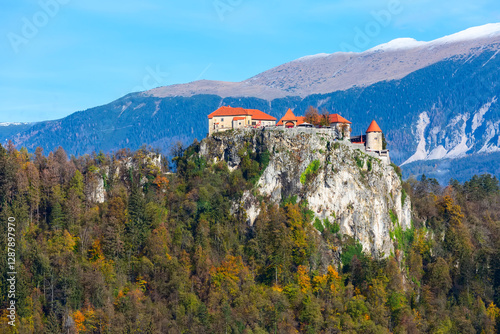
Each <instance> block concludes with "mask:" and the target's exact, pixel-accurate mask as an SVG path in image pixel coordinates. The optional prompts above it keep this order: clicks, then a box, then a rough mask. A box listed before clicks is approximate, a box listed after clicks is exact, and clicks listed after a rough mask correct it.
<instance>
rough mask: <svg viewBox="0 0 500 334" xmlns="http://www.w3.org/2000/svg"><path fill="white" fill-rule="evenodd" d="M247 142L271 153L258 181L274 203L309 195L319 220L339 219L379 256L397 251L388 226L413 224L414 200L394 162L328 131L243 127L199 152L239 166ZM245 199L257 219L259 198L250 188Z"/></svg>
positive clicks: (221, 135)
mask: <svg viewBox="0 0 500 334" xmlns="http://www.w3.org/2000/svg"><path fill="white" fill-rule="evenodd" d="M244 147H247V148H250V149H251V150H253V151H254V152H256V153H263V152H266V151H267V152H269V153H270V161H269V165H268V166H267V168H266V169H265V171H264V172H263V174H262V176H261V177H260V179H259V181H258V182H257V184H256V187H257V189H258V191H259V192H260V194H261V195H264V196H266V197H267V199H268V200H269V201H273V202H275V203H279V202H281V201H282V200H284V199H286V198H289V197H290V196H297V198H298V200H301V199H302V200H307V202H308V206H309V208H310V209H311V210H312V211H313V212H314V213H315V215H316V217H317V218H318V219H320V220H322V221H323V220H324V219H328V220H329V221H330V223H337V224H339V226H340V233H342V234H344V235H350V236H352V237H353V238H355V239H357V240H358V241H359V242H360V243H361V244H362V245H363V250H364V251H365V252H368V253H371V254H372V255H373V256H375V257H385V256H388V255H390V253H391V252H392V251H393V250H394V246H393V243H392V240H391V237H390V233H389V232H390V231H392V230H394V229H395V228H402V229H403V230H405V229H407V228H411V203H410V199H409V197H407V196H406V195H405V194H404V192H403V190H402V184H401V180H400V177H399V176H398V175H397V174H396V172H395V171H394V169H393V167H392V166H390V165H387V164H385V163H383V162H382V161H381V160H379V159H377V158H374V157H371V156H368V155H366V154H365V153H364V152H362V151H361V150H359V149H356V148H355V147H354V146H353V145H352V144H350V142H347V141H345V142H344V141H338V140H336V138H335V136H331V135H328V134H324V133H305V132H298V131H287V130H265V131H262V130H253V129H251V130H248V129H245V130H243V129H242V130H239V131H231V132H226V133H218V134H214V135H212V136H211V137H209V138H206V139H204V140H203V141H202V142H201V147H200V154H201V155H203V156H204V157H206V158H207V160H209V161H211V162H217V161H221V160H225V161H226V162H227V163H228V166H229V167H230V168H237V167H238V166H239V164H240V161H241V159H240V157H239V156H238V152H239V151H240V150H241V149H242V148H244ZM240 152H241V151H240ZM315 167H317V168H315ZM307 170H309V172H307ZM242 201H243V207H244V208H245V210H246V211H247V217H249V224H253V222H254V221H255V218H256V217H257V215H258V213H259V210H260V208H259V203H258V202H257V201H256V200H255V198H254V197H253V196H252V195H251V194H250V193H246V194H245V195H244V196H243V199H242ZM391 215H392V219H391ZM311 223H312V222H311Z"/></svg>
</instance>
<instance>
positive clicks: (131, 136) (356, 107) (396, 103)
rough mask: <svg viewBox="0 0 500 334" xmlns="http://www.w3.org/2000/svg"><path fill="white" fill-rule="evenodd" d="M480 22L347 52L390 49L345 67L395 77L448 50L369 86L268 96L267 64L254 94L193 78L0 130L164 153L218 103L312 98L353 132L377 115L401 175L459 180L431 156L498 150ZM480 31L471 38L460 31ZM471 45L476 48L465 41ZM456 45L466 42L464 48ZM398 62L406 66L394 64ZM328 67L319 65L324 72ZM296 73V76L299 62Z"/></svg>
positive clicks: (497, 121) (82, 146) (95, 147)
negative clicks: (439, 35) (432, 36)
mask: <svg viewBox="0 0 500 334" xmlns="http://www.w3.org/2000/svg"><path fill="white" fill-rule="evenodd" d="M482 29H483V33H481V34H479V32H477V31H479V30H481V29H479V28H476V29H475V30H474V29H473V30H472V32H471V31H468V32H463V33H461V34H458V35H452V36H449V37H446V38H444V39H441V40H438V41H440V42H430V43H425V44H422V43H418V42H415V41H409V40H405V41H401V40H399V41H398V40H396V41H393V42H391V43H388V44H386V45H382V46H380V47H378V48H375V49H372V50H371V51H368V52H366V53H363V54H353V57H354V55H356V57H357V59H358V60H359V61H361V59H362V58H363V57H365V58H366V59H375V58H376V57H379V58H378V59H379V60H378V62H379V64H380V61H382V60H381V59H388V58H387V57H388V56H387V52H391V53H390V57H392V58H391V59H392V61H391V62H389V63H387V64H386V65H384V66H382V67H379V68H378V70H375V69H372V68H371V67H372V66H373V64H374V63H373V62H368V61H367V62H366V63H365V65H363V64H362V63H359V64H358V65H357V66H351V70H350V72H349V73H350V75H353V73H354V72H352V71H354V69H355V68H357V67H359V71H362V70H365V71H366V72H367V73H371V72H370V71H373V73H378V72H383V73H384V75H385V77H391V76H394V75H396V74H395V73H396V72H397V73H398V74H397V75H398V76H399V75H402V73H404V72H405V71H409V70H410V67H407V66H406V65H405V66H406V67H405V66H403V65H402V67H399V68H395V67H394V66H395V65H394V64H397V63H398V62H401V63H404V64H409V63H410V62H411V61H413V63H414V64H420V65H418V66H417V67H420V66H423V65H422V64H423V63H422V62H423V60H422V59H423V58H425V57H427V56H429V55H430V54H432V52H431V51H432V48H435V51H436V52H435V53H439V52H441V53H442V54H445V53H446V54H452V56H449V57H447V58H446V59H443V60H440V61H437V62H434V63H432V64H430V65H426V66H423V67H422V68H420V69H417V70H414V71H411V72H410V73H408V74H406V75H404V76H403V77H401V78H398V79H394V80H385V79H384V80H382V81H379V82H376V83H373V84H371V85H367V84H366V85H365V84H359V85H357V86H356V87H352V88H349V89H341V90H337V91H334V92H328V93H320V92H321V89H319V88H318V89H319V91H318V92H317V93H314V94H308V95H307V96H301V95H300V94H298V95H291V94H290V96H285V94H282V95H283V96H281V97H278V98H273V99H268V97H269V96H268V95H266V94H267V93H269V92H271V91H274V92H275V91H276V89H278V90H279V91H283V89H285V88H284V87H287V86H286V85H285V84H283V85H281V86H280V85H278V84H277V83H278V81H279V82H282V83H283V82H285V81H286V80H290V76H288V74H286V73H281V72H276V71H278V70H277V69H273V70H271V71H275V72H274V73H275V74H274V75H275V76H274V78H275V81H276V82H275V84H269V85H268V84H264V82H269V81H266V80H267V79H266V80H264V79H263V78H265V77H268V78H271V77H272V75H271V74H270V73H271V72H265V73H263V74H262V75H259V76H257V77H255V78H253V79H252V80H253V81H259V82H263V84H261V85H260V84H259V85H257V86H252V85H250V84H248V83H247V84H248V87H251V89H256V87H261V88H262V89H263V91H264V92H267V93H262V94H260V93H255V95H256V96H246V97H245V96H241V97H234V96H225V95H226V93H227V94H229V92H230V91H231V89H233V88H234V87H236V86H238V85H237V84H234V83H233V84H232V86H231V87H233V88H231V89H230V90H228V91H221V90H219V92H222V93H221V94H220V95H216V94H209V93H210V89H215V90H218V89H219V88H220V89H226V88H227V87H228V86H224V85H222V86H217V84H215V85H214V86H213V85H212V84H211V83H210V82H208V81H205V82H204V83H203V84H204V85H205V88H204V89H202V90H201V91H197V90H196V85H197V84H193V86H189V85H187V86H186V85H178V86H173V87H172V86H171V87H166V88H159V89H156V90H153V91H149V92H145V93H133V94H129V95H127V96H125V97H123V98H121V99H119V100H117V101H114V102H112V103H110V104H108V105H105V106H100V107H96V108H92V109H89V110H86V111H82V112H77V113H75V114H72V115H70V116H68V117H66V118H63V119H60V120H56V121H48V122H41V123H37V124H34V125H32V126H30V127H29V128H26V129H20V131H19V132H17V133H16V134H15V135H9V136H4V137H2V139H3V140H4V141H5V140H7V139H12V140H13V141H14V142H15V144H16V145H18V146H26V147H27V148H28V149H29V150H30V151H34V149H35V148H36V147H37V146H41V147H43V148H44V150H46V151H49V150H53V149H55V148H57V147H58V146H59V145H61V146H62V147H63V148H64V149H65V150H66V151H68V153H70V154H75V155H81V154H85V153H91V152H92V151H99V150H103V151H105V152H108V151H116V150H118V149H121V148H124V147H128V148H131V149H137V148H139V147H140V146H141V145H143V144H148V145H152V146H153V147H155V148H159V149H160V150H162V151H163V152H168V150H169V147H171V145H172V144H173V143H174V142H176V141H181V142H183V143H185V144H188V143H190V142H191V141H192V140H193V139H194V138H198V139H201V138H203V137H205V136H206V134H207V126H208V122H207V115H208V114H209V113H210V112H212V111H214V110H215V109H217V108H218V107H219V106H221V105H231V106H233V107H244V108H256V109H260V110H262V111H264V112H267V113H269V114H271V115H273V116H275V117H277V118H280V117H281V116H282V115H283V114H284V113H285V111H286V110H287V109H288V108H292V109H294V112H295V114H297V115H303V114H304V113H305V111H306V110H307V108H308V107H309V106H311V105H312V106H315V107H318V108H320V109H323V108H325V109H327V110H329V111H330V112H338V113H340V114H341V115H342V116H344V117H346V118H347V119H349V120H350V121H352V122H353V135H358V134H362V133H364V131H365V130H366V127H367V126H368V125H369V123H370V122H371V120H372V119H375V120H376V121H377V123H378V124H379V125H380V126H381V128H382V129H383V130H384V132H385V134H386V138H387V140H388V142H389V148H390V150H391V157H392V159H393V160H394V161H395V162H396V163H398V164H403V163H405V165H404V167H405V170H406V175H410V174H415V175H419V174H421V172H422V171H424V170H425V171H427V172H431V173H435V175H437V176H439V178H440V180H445V181H447V180H448V179H449V177H448V176H450V175H451V176H452V177H455V178H459V179H466V178H469V176H470V175H468V173H471V172H472V170H473V169H470V168H469V169H466V168H462V169H459V168H458V169H457V168H440V167H436V166H437V165H439V164H437V163H436V159H438V160H437V161H438V162H439V161H441V160H440V159H445V160H442V161H450V160H449V159H455V160H452V161H454V162H457V161H459V160H456V159H468V160H467V161H466V162H465V163H469V164H470V161H473V160H474V157H476V156H477V162H478V163H481V162H484V163H483V165H482V167H481V168H479V169H480V170H484V171H490V172H492V173H496V172H498V171H496V169H495V168H494V167H493V166H492V164H493V163H494V161H498V160H500V155H488V156H486V155H485V154H491V153H493V152H497V151H499V152H500V139H499V135H500V105H499V101H498V100H499V98H500V79H499V78H500V57H499V56H498V53H499V52H500V41H499V39H500V37H498V35H495V34H496V33H494V32H493V33H492V32H491V31H492V29H493V28H492V27H490V26H488V29H486V28H485V27H483V28H482ZM484 29H486V30H487V32H486V33H485V32H484ZM478 34H479V35H480V38H479V40H475V39H467V38H465V37H466V36H468V38H473V37H474V36H477V35H478ZM481 43H486V44H481ZM471 45H475V47H474V48H472V49H471V48H470V47H471ZM403 46H404V47H403ZM459 46H461V47H459ZM417 49H418V50H419V51H417ZM429 50H431V51H429ZM464 50H468V51H467V52H466V53H463V52H464ZM457 52H458V53H457ZM363 55H364V56H363ZM424 56H425V57H424ZM335 57H337V59H340V58H339V57H345V54H340V55H339V54H337V55H331V56H325V57H323V56H319V57H312V58H306V59H302V60H298V61H296V62H295V63H296V64H301V63H303V62H306V63H310V62H311V61H312V62H315V61H317V62H320V63H321V62H323V61H326V60H328V59H330V58H335ZM384 57H385V58H384ZM412 57H413V58H412ZM437 58H440V57H437ZM437 58H436V59H437ZM411 59H413V60H411ZM330 60H331V59H330ZM419 62H420V63H419ZM320 63H318V65H317V66H319V68H321V67H322V66H323V65H319V64H320ZM345 64H349V63H348V62H346V63H345ZM283 66H285V65H283ZM287 66H288V67H287ZM294 66H295V65H294ZM297 66H299V67H300V65H297ZM324 66H325V68H328V66H327V65H324ZM285 68H288V69H289V71H290V72H289V73H292V72H294V71H292V70H291V69H290V68H291V67H290V64H288V65H286V66H285ZM285 68H283V71H285ZM389 68H390V69H394V70H393V72H390V73H389V72H387V69H389ZM401 68H405V70H404V71H402V70H401V71H400V69H401ZM328 71H329V70H326V69H325V73H328ZM285 72H286V71H285ZM280 73H281V74H280ZM295 73H297V75H298V76H299V77H300V75H299V73H301V72H300V68H298V69H297V70H296V71H295ZM318 75H320V74H319V73H318ZM325 75H326V74H325ZM346 75H347V74H346ZM384 75H381V76H380V78H382V77H384ZM311 78H312V77H311ZM380 78H379V79H380ZM344 79H345V78H344ZM377 80H378V79H377ZM306 81H307V80H306ZM306 81H301V80H299V79H297V84H296V86H297V87H305V86H303V85H305V82H306ZM341 81H342V80H340V79H339V80H338V82H341ZM290 82H291V81H290ZM332 82H333V81H332ZM266 85H267V86H266ZM273 85H274V86H273ZM318 85H319V83H318ZM176 87H177V88H176ZM188 87H189V89H192V90H189V89H187V88H188ZM221 87H222V88H221ZM276 87H279V88H276ZM316 87H319V86H316ZM325 87H326V86H325ZM172 89H174V90H176V89H181V90H183V91H184V93H185V95H186V96H180V95H182V94H179V96H170V95H169V94H170V93H168V91H169V90H172ZM186 89H187V90H186ZM297 89H299V88H297ZM299 90H300V93H301V94H302V93H304V92H306V90H304V89H302V88H300V89H299ZM162 92H163V93H162ZM165 92H167V93H165ZM233 92H234V90H233ZM201 93H203V94H201ZM295 93H298V91H296V92H295ZM252 94H253V93H252ZM163 95H164V96H163ZM1 134H2V133H1V131H0V136H1ZM485 157H487V158H485ZM491 157H494V158H491ZM464 161H465V160H464ZM443 166H444V165H443ZM445 167H446V166H445ZM443 170H444V171H445V172H444V173H442V171H443ZM453 173H461V174H460V175H453ZM499 176H500V175H499Z"/></svg>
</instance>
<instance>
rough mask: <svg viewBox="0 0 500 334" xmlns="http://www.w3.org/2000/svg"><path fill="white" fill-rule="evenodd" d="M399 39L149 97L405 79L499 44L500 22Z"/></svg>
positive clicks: (295, 90)
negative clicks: (433, 37) (421, 38)
mask: <svg viewBox="0 0 500 334" xmlns="http://www.w3.org/2000/svg"><path fill="white" fill-rule="evenodd" d="M401 40H408V39H395V40H393V41H390V42H388V43H384V44H381V45H378V46H376V47H374V48H371V49H369V50H367V51H364V52H361V53H356V52H337V53H332V54H327V53H323V54H318V55H310V56H305V57H302V58H299V59H296V60H293V61H291V62H288V63H285V64H283V65H279V66H277V67H274V68H272V69H270V70H267V71H264V72H262V73H260V74H258V75H256V76H253V77H251V78H249V79H246V80H244V81H241V82H223V81H211V80H200V81H194V82H190V83H187V84H180V85H172V86H165V87H159V88H155V89H152V90H149V91H146V92H143V94H145V95H146V96H154V97H174V96H187V97H189V96H193V95H196V94H214V95H218V96H221V97H229V96H233V97H249V96H253V97H259V98H262V99H266V100H273V99H276V98H283V97H286V96H300V97H306V96H308V95H311V94H326V93H331V92H334V91H338V90H347V89H349V88H352V87H360V86H361V87H366V86H369V85H371V84H374V83H377V82H381V81H388V80H396V79H401V78H403V77H404V76H406V75H408V74H409V73H412V72H414V71H416V70H419V69H421V68H424V67H426V66H429V65H432V64H435V63H437V62H439V61H442V60H445V59H447V58H449V57H452V56H457V55H462V54H470V53H476V54H477V53H481V52H484V51H485V50H489V49H499V48H500V23H495V24H488V25H483V26H479V27H473V28H469V29H467V30H464V31H462V32H458V33H456V34H453V35H449V36H445V37H442V38H438V39H436V40H433V41H430V42H418V41H415V40H414V41H415V43H416V44H413V46H412V47H404V48H401V47H400V48H396V47H395V44H400V43H398V42H397V41H401Z"/></svg>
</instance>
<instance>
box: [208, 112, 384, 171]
mask: <svg viewBox="0 0 500 334" xmlns="http://www.w3.org/2000/svg"><path fill="white" fill-rule="evenodd" d="M276 120H277V119H276V118H275V117H273V116H271V115H268V114H266V113H265V112H263V111H260V110H257V109H244V108H232V107H231V106H227V107H226V106H223V107H220V108H219V109H217V110H216V111H214V112H212V113H211V114H209V115H208V135H209V136H211V135H212V134H213V133H217V132H224V131H228V130H234V129H242V128H261V129H263V130H285V131H286V130H289V129H295V131H307V132H318V131H321V132H323V133H324V132H326V133H329V134H331V135H333V136H334V137H336V138H337V139H342V140H344V141H348V142H350V143H351V144H352V145H354V146H355V147H356V148H359V149H362V150H364V151H365V152H366V153H368V154H370V155H372V156H376V157H378V158H380V159H381V160H383V161H384V162H387V163H390V158H389V150H387V149H386V147H385V141H384V135H383V132H382V129H380V127H379V126H378V124H377V122H375V120H373V121H372V122H371V124H370V126H369V127H368V129H367V130H366V134H365V135H361V136H357V137H351V131H352V130H351V124H352V123H351V122H350V121H348V120H347V119H345V118H344V117H342V116H340V115H339V114H330V115H328V120H326V121H323V122H322V123H323V125H322V126H316V125H313V124H310V123H307V122H306V121H305V117H304V116H295V114H294V113H293V111H292V110H291V109H288V111H287V112H286V113H285V115H284V116H283V117H282V118H281V119H280V120H279V121H278V122H277V123H276Z"/></svg>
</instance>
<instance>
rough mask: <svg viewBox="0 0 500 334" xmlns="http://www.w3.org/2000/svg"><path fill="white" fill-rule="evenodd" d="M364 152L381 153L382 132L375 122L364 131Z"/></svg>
mask: <svg viewBox="0 0 500 334" xmlns="http://www.w3.org/2000/svg"><path fill="white" fill-rule="evenodd" d="M366 150H367V151H382V150H383V144H382V130H381V129H380V127H379V126H378V124H377V122H375V121H372V123H371V124H370V126H369V127H368V129H367V130H366Z"/></svg>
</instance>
